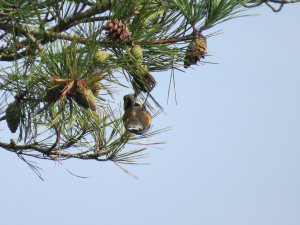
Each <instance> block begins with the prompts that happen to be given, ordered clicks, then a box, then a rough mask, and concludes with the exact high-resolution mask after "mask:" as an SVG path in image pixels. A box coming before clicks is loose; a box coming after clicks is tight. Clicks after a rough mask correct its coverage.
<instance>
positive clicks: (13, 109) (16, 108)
mask: <svg viewBox="0 0 300 225" xmlns="http://www.w3.org/2000/svg"><path fill="white" fill-rule="evenodd" d="M20 119H21V108H20V104H19V103H17V102H12V103H9V105H8V106H7V108H6V122H7V126H8V128H9V129H10V131H11V132H12V133H16V131H17V129H18V126H19V123H20Z"/></svg>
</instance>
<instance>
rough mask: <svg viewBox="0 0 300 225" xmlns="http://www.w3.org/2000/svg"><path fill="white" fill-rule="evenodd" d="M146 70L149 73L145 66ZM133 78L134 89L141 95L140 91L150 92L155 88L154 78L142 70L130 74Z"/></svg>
mask: <svg viewBox="0 0 300 225" xmlns="http://www.w3.org/2000/svg"><path fill="white" fill-rule="evenodd" d="M143 67H144V69H145V70H147V71H148V66H147V65H143ZM130 75H131V77H132V80H131V84H132V86H133V89H134V90H135V91H136V92H137V93H139V92H140V91H143V92H146V93H147V92H150V91H152V90H153V88H154V87H155V84H156V82H155V79H154V77H153V76H151V75H149V74H148V73H146V72H145V71H144V70H143V69H142V68H139V69H138V71H136V72H134V73H133V72H130Z"/></svg>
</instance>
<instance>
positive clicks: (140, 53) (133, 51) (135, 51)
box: [130, 45, 143, 62]
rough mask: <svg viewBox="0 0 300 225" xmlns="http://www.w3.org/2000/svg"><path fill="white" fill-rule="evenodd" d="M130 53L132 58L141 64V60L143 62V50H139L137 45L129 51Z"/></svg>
mask: <svg viewBox="0 0 300 225" xmlns="http://www.w3.org/2000/svg"><path fill="white" fill-rule="evenodd" d="M130 53H131V54H132V56H133V57H134V58H135V59H137V60H138V61H141V62H142V60H143V49H142V48H141V46H139V45H136V46H134V47H133V48H132V49H130Z"/></svg>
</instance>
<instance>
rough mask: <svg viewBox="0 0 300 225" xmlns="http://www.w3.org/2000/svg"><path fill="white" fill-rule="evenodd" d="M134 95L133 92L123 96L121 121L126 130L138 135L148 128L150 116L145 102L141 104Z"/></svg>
mask: <svg viewBox="0 0 300 225" xmlns="http://www.w3.org/2000/svg"><path fill="white" fill-rule="evenodd" d="M136 97H137V96H136V95H134V94H128V95H125V96H124V111H125V113H124V115H123V123H124V126H125V128H126V130H128V131H129V132H131V133H134V134H139V135H140V134H144V133H145V132H147V131H148V130H149V127H150V125H151V121H152V117H151V114H150V112H149V111H148V110H147V109H146V105H145V103H144V104H143V105H142V104H141V103H140V102H139V101H138V100H137V99H136Z"/></svg>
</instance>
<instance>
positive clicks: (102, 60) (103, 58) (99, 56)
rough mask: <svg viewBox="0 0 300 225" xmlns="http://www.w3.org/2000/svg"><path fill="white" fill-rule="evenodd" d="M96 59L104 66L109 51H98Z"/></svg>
mask: <svg viewBox="0 0 300 225" xmlns="http://www.w3.org/2000/svg"><path fill="white" fill-rule="evenodd" d="M95 58H96V60H97V62H98V63H100V64H102V63H105V62H106V60H107V59H108V52H107V51H98V52H96V54H95Z"/></svg>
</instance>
